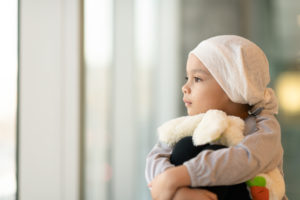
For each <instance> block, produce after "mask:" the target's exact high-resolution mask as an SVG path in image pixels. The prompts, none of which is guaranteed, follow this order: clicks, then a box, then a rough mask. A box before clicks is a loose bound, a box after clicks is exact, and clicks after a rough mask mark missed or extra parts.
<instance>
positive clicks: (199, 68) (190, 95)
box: [182, 54, 231, 115]
mask: <svg viewBox="0 0 300 200" xmlns="http://www.w3.org/2000/svg"><path fill="white" fill-rule="evenodd" d="M186 73H187V75H186V79H187V82H186V83H185V84H184V85H183V86H182V92H183V100H184V102H185V106H186V108H187V112H188V115H196V114H200V113H204V112H206V111H208V110H209V109H219V110H223V111H225V112H226V110H227V109H228V108H227V107H228V105H229V104H230V103H231V101H230V100H229V98H228V96H227V95H226V93H225V92H224V91H223V89H222V88H221V87H220V86H219V84H218V83H217V81H216V80H215V79H214V77H213V76H212V75H211V74H210V72H209V71H208V70H207V69H206V67H205V66H204V65H203V64H202V62H201V61H200V60H199V59H198V58H197V57H196V56H195V55H193V54H190V56H189V58H188V60H187V65H186Z"/></svg>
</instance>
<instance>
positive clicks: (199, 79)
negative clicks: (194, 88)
mask: <svg viewBox="0 0 300 200" xmlns="http://www.w3.org/2000/svg"><path fill="white" fill-rule="evenodd" d="M194 78H195V81H196V82H199V81H202V79H201V78H198V77H194Z"/></svg>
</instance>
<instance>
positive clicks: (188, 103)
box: [183, 99, 192, 107]
mask: <svg viewBox="0 0 300 200" xmlns="http://www.w3.org/2000/svg"><path fill="white" fill-rule="evenodd" d="M183 101H184V103H185V106H186V107H187V106H190V105H191V104H192V102H191V101H188V100H186V99H183Z"/></svg>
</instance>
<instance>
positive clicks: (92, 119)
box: [83, 0, 113, 200]
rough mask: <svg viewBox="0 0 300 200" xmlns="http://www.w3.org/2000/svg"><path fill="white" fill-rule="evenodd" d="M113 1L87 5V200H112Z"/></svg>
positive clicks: (97, 0) (87, 1) (91, 0)
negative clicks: (110, 155)
mask: <svg viewBox="0 0 300 200" xmlns="http://www.w3.org/2000/svg"><path fill="white" fill-rule="evenodd" d="M112 36H113V34H112V1H110V0H85V1H84V65H85V77H86V78H85V105H84V106H85V113H84V114H85V120H84V121H85V129H84V134H85V136H84V138H85V143H84V147H85V150H84V152H85V154H84V172H83V173H84V198H85V199H87V200H98V199H109V193H108V189H109V183H110V180H111V173H110V171H111V166H110V162H109V157H108V155H109V150H110V149H109V140H110V138H109V137H110V135H111V134H110V133H109V129H108V127H109V126H108V125H109V118H108V117H109V112H110V110H109V109H110V106H111V105H110V101H109V97H110V87H111V85H110V84H111V82H110V80H111V77H110V73H111V62H112V61H111V57H112V55H111V54H112Z"/></svg>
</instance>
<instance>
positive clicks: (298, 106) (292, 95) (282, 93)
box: [276, 72, 300, 114]
mask: <svg viewBox="0 0 300 200" xmlns="http://www.w3.org/2000/svg"><path fill="white" fill-rule="evenodd" d="M276 88H277V93H278V97H279V102H280V106H281V107H282V109H283V110H284V111H285V112H287V113H289V114H299V113H300V72H285V73H283V74H281V75H280V76H279V78H278V81H277V87H276Z"/></svg>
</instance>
